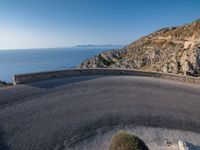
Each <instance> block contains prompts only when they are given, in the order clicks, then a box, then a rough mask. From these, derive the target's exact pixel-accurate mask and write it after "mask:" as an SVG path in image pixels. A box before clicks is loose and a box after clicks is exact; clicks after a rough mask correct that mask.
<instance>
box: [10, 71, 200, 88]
mask: <svg viewBox="0 0 200 150" xmlns="http://www.w3.org/2000/svg"><path fill="white" fill-rule="evenodd" d="M82 75H130V76H145V77H155V78H162V79H168V80H175V81H180V82H185V83H193V84H200V78H197V77H189V76H182V75H175V74H167V73H158V72H146V71H136V70H132V69H104V68H99V69H66V70H57V71H47V72H37V73H29V74H19V75H14V76H13V83H14V84H15V85H16V84H22V83H28V82H33V81H39V80H46V79H52V78H62V77H71V76H82Z"/></svg>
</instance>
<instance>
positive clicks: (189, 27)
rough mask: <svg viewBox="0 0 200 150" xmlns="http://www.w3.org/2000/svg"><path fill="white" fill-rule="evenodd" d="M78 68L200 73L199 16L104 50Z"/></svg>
mask: <svg viewBox="0 0 200 150" xmlns="http://www.w3.org/2000/svg"><path fill="white" fill-rule="evenodd" d="M78 67H79V68H129V69H139V70H146V71H159V72H165V73H175V74H184V75H193V76H200V19H199V20H196V21H194V22H192V23H189V24H185V25H183V26H177V27H170V28H163V29H161V30H158V31H156V32H153V33H152V34H150V35H147V36H144V37H142V38H140V39H138V40H136V41H134V42H132V43H131V44H129V45H128V46H127V47H124V48H123V49H119V50H111V51H107V52H103V53H101V54H99V55H96V56H94V57H92V58H89V59H87V60H85V61H84V62H82V63H81V64H80V65H79V66H78Z"/></svg>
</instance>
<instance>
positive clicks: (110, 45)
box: [75, 44, 124, 48]
mask: <svg viewBox="0 0 200 150" xmlns="http://www.w3.org/2000/svg"><path fill="white" fill-rule="evenodd" d="M75 47H86V48H88V47H124V45H114V44H105V45H95V44H88V45H76V46H75Z"/></svg>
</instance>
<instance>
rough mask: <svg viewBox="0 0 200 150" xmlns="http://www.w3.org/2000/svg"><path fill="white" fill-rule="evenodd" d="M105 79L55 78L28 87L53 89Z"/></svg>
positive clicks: (94, 77) (91, 77) (82, 77)
mask: <svg viewBox="0 0 200 150" xmlns="http://www.w3.org/2000/svg"><path fill="white" fill-rule="evenodd" d="M103 77H105V76H76V77H66V78H54V79H48V80H42V81H37V82H31V83H27V84H26V85H29V86H34V87H37V88H45V89H51V88H55V87H59V86H63V85H67V84H70V83H76V82H80V81H87V80H93V79H97V78H103Z"/></svg>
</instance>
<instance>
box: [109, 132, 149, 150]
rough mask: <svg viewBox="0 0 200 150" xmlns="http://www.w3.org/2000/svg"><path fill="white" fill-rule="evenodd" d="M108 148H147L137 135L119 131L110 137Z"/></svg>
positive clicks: (112, 149)
mask: <svg viewBox="0 0 200 150" xmlns="http://www.w3.org/2000/svg"><path fill="white" fill-rule="evenodd" d="M110 150H148V148H147V147H146V146H145V144H144V143H143V142H142V141H141V140H140V139H139V138H138V137H137V136H135V135H132V134H129V133H127V132H125V131H120V132H118V133H117V134H115V135H114V136H113V137H112V142H111V145H110Z"/></svg>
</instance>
